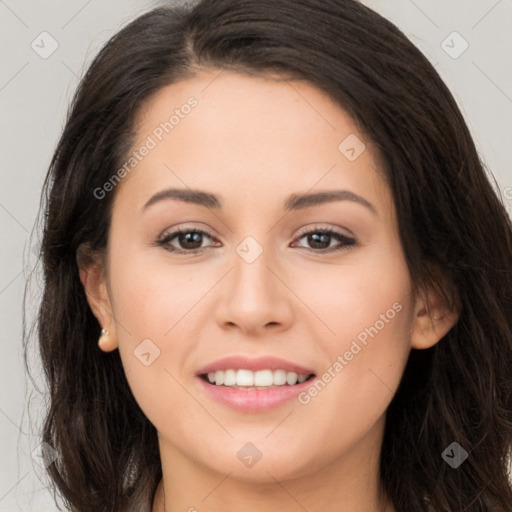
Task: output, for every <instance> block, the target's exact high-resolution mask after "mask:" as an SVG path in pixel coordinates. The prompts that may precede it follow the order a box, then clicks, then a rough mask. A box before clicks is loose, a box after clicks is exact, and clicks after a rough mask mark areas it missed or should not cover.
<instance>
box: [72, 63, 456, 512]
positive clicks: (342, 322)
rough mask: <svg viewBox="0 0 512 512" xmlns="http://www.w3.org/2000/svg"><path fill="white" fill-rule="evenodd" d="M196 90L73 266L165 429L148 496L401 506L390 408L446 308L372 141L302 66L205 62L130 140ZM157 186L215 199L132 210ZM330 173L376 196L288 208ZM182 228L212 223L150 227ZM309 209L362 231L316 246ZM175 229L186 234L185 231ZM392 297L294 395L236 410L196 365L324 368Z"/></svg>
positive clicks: (261, 506)
mask: <svg viewBox="0 0 512 512" xmlns="http://www.w3.org/2000/svg"><path fill="white" fill-rule="evenodd" d="M190 96H194V97H195V98H196V99H197V101H198V105H197V107H196V108H194V109H193V110H192V112H191V113H190V114H189V115H188V116H185V117H184V118H183V119H180V122H179V124H178V125H177V126H175V127H174V129H173V131H172V133H171V134H169V135H167V136H165V137H164V138H163V140H162V141H161V142H159V143H158V144H157V146H156V147H155V148H154V149H152V150H151V151H150V152H149V154H148V155H147V156H146V157H144V158H143V159H142V161H141V162H140V163H139V164H138V165H137V167H136V168H135V169H134V170H132V171H131V172H130V174H129V175H127V176H126V177H125V178H123V180H122V182H121V184H120V185H118V187H117V189H116V190H115V191H114V192H111V193H115V200H114V207H113V215H112V223H111V228H110V233H109V244H108V248H107V252H106V256H105V257H101V256H98V257H97V258H96V259H95V260H94V261H92V262H91V263H90V264H88V265H84V266H83V267H82V268H81V273H80V275H81V279H82V282H83V284H84V287H85V289H86V291H87V294H88V298H89V303H90V305H91V308H92V310H93V311H94V313H95V314H96V316H97V318H98V320H99V322H100V324H101V325H102V327H105V328H106V329H108V331H109V335H108V336H106V337H104V338H102V343H101V344H100V348H101V349H102V350H104V351H110V350H116V349H118V350H119V351H120V355H121V358H122V362H123V366H124V368H125V372H126V376H127V379H128V381H129V384H130V387H131V389H132V391H133V393H134V396H135V398H136V400H137V401H138V403H139V405H140V407H141V408H142V410H143V411H144V413H145V414H146V415H147V417H148V418H149V420H150V421H151V422H152V423H153V424H154V425H155V426H156V428H157V430H158V434H159V446H160V451H161V457H162V469H163V479H162V481H161V482H160V484H159V486H158V489H157V492H156V495H155V499H154V503H153V512H162V511H164V510H165V511H166V512H174V511H178V510H180V511H184V510H189V511H192V510H196V509H197V510H201V511H220V510H222V511H226V512H228V511H234V510H244V511H248V512H251V511H253V510H254V511H255V510H258V511H260V512H261V511H275V510H280V511H285V512H286V511H296V510H303V509H307V510H308V511H310V512H313V511H320V510H322V511H323V512H325V511H334V510H337V511H339V510H344V511H376V512H377V511H393V510H394V508H393V507H392V506H391V505H390V503H388V500H387V499H386V497H385V496H381V495H380V494H379V477H378V462H379V454H380V449H381V445H382V436H383V429H384V424H385V411H386V408H387V406H388V405H389V403H390V401H391V399H392V397H393V395H394V393H395V391H396V389H397V387H398V384H399V382H400V378H401V376H402V373H403V370H404V367H405V364H406V361H407V357H408V354H409V352H410V350H411V348H417V349H424V348H428V347H431V346H432V345H434V344H435V343H437V342H438V341H439V340H440V339H441V337H442V336H444V334H446V332H447V331H448V330H449V329H450V328H451V327H452V326H453V324H454V323H455V321H456V314H455V313H452V312H450V311H448V310H447V309H446V308H445V307H444V305H443V303H442V301H441V299H440V298H439V297H438V296H437V295H435V293H434V292H433V291H430V290H424V291H423V292H422V293H420V294H418V295H417V296H414V295H413V293H412V291H411V290H412V283H411V280H410V276H409V272H408V269H407V265H406V262H405V258H404V254H403V250H402V246H401V242H400V239H399V236H398V231H397V219H396V211H395V208H394V204H393V200H392V194H391V191H390V189H389V187H388V186H387V184H386V183H385V181H384V180H383V178H382V170H381V168H380V166H379V158H378V155H377V153H376V151H375V149H374V148H373V146H372V144H371V141H369V140H367V139H366V138H365V136H364V134H363V133H362V132H361V131H360V130H359V129H358V127H357V126H356V124H355V123H354V121H353V120H352V119H351V118H350V116H349V115H348V114H347V113H346V112H345V111H344V110H343V109H342V108H340V106H339V105H337V104H336V103H334V102H333V101H332V100H331V99H330V98H329V97H328V96H326V95H325V94H324V93H323V92H321V91H319V90H318V89H316V88H315V87H313V86H312V85H310V84H308V83H306V82H297V81H292V82H289V83H287V82H277V81H275V80H272V79H270V78H260V77H254V76H249V75H244V74H238V73H234V72H228V71H223V72H220V70H218V69H201V70H200V71H199V72H198V73H197V74H196V75H195V76H194V77H193V78H191V79H188V80H186V81H182V82H179V83H176V84H173V85H170V86H167V87H165V88H163V89H161V90H160V91H158V93H157V94H156V95H155V96H154V97H152V98H151V99H150V100H149V101H148V102H147V103H146V104H145V105H144V106H143V109H142V110H141V112H140V116H139V118H138V122H137V133H138V137H137V141H136V143H135V144H134V148H138V147H140V145H141V144H142V143H143V141H144V140H146V138H147V136H148V135H150V134H151V133H152V131H153V130H154V129H155V127H156V126H158V125H159V123H161V122H162V121H164V120H166V119H168V117H169V115H168V114H167V113H169V112H172V111H173V110H174V109H176V108H180V106H181V105H183V104H184V103H186V101H187V99H188V98H189V97H190ZM350 134H355V135H356V136H357V137H358V138H359V139H360V140H361V141H363V142H364V144H365V147H366V149H365V150H364V151H363V152H362V153H361V154H360V156H359V157H358V158H357V159H356V160H354V161H350V160H349V159H347V158H346V156H345V155H344V154H342V152H340V151H339V149H338V146H339V144H340V143H341V142H342V141H343V140H344V139H345V138H346V137H347V136H348V135H350ZM166 188H180V189H188V188H191V189H199V190H203V191H206V192H209V193H212V194H215V195H216V196H218V197H219V199H220V200H221V201H222V203H223V207H222V209H220V210H218V211H217V210H214V209H213V208H207V207H205V206H200V205H196V204H193V203H185V202H182V201H179V200H176V199H167V200H162V201H159V202H155V203H154V204H153V205H151V206H150V207H148V208H147V209H146V210H144V211H143V206H144V204H145V203H146V202H147V201H148V199H149V198H150V197H151V196H152V195H153V194H155V193H157V192H159V191H161V190H164V189H166ZM340 189H343V190H348V191H351V192H352V193H354V194H357V195H359V196H361V197H363V198H364V199H365V200H366V201H367V202H369V203H371V205H373V208H374V210H375V211H371V210H370V209H369V208H367V207H365V206H364V205H362V204H359V203H357V202H354V201H350V200H342V201H332V202H327V203H323V204H318V205H315V206H312V207H309V208H304V209H301V210H296V211H292V210H289V211H286V210H285V208H284V202H285V199H286V198H287V197H288V195H289V194H291V193H306V192H319V191H329V190H340ZM178 227H187V228H198V229H202V230H205V231H206V232H207V233H208V234H209V235H210V236H211V237H212V238H209V237H208V236H204V237H203V239H202V247H203V252H202V253H199V254H178V253H172V252H169V251H168V250H166V249H165V248H164V247H162V246H158V245H156V244H155V242H156V241H157V240H158V239H159V238H161V236H162V235H165V234H168V233H170V232H171V231H172V230H173V229H175V228H178ZM318 227H320V228H332V229H334V230H336V231H337V232H339V233H341V234H342V235H345V236H348V237H352V238H354V239H355V240H356V243H355V245H351V246H345V247H344V248H343V250H340V251H335V252H330V253H325V252H324V253H322V251H321V248H322V247H329V246H330V247H336V246H339V245H340V243H339V240H338V239H336V238H335V237H330V238H329V237H327V241H326V242H325V243H324V245H323V246H314V245H313V243H312V242H311V239H309V240H308V237H307V236H301V237H300V238H299V235H303V233H304V232H309V231H312V232H317V231H315V229H316V228H318ZM247 236H251V237H253V238H254V239H255V240H256V241H257V243H258V244H259V245H260V247H261V248H262V249H263V252H262V254H261V255H260V256H259V257H258V258H257V259H256V260H255V261H254V262H252V263H247V262H246V261H245V260H244V259H243V258H242V257H240V256H239V254H238V253H237V252H236V249H237V246H238V245H239V244H240V243H241V242H242V241H243V240H244V239H245V237H247ZM171 245H172V246H174V247H177V248H182V250H185V251H186V250H187V247H190V242H189V246H187V245H186V241H185V242H183V241H182V244H181V245H180V242H179V240H178V238H174V240H173V241H172V244H171ZM318 247H320V248H318ZM188 250H190V249H188ZM396 303H399V305H400V306H401V309H400V312H399V313H397V314H396V315H395V316H394V318H393V319H391V320H389V321H388V322H386V323H385V325H384V327H383V328H382V329H380V330H379V332H378V334H377V335H376V336H375V337H374V338H373V339H370V341H369V342H368V344H367V345H366V346H365V347H364V348H363V349H362V350H361V351H360V352H358V353H357V355H354V357H353V358H352V360H350V361H348V362H347V363H348V364H347V365H346V366H344V368H343V370H342V371H340V372H339V373H338V374H336V377H335V378H333V379H332V380H331V382H329V383H328V384H327V385H326V386H325V388H324V389H323V390H322V391H321V392H320V393H318V394H317V396H315V397H313V398H311V400H310V402H309V403H308V404H306V405H303V404H301V403H299V402H298V401H297V400H296V399H293V400H290V401H288V402H286V403H285V404H284V405H282V406H280V407H278V408H276V409H273V410H269V411H265V412H260V413H243V412H238V411H235V410H232V409H230V408H228V407H226V406H225V405H222V404H220V403H217V402H215V401H214V400H213V399H211V398H210V397H209V396H207V395H206V394H205V392H204V391H203V389H202V387H201V386H200V382H199V381H198V379H197V377H196V376H195V374H196V372H197V371H198V370H199V369H200V368H201V366H204V365H205V364H207V363H210V362H212V361H215V360H216V359H219V358H221V357H224V356H227V355H235V354H244V355H248V356H260V355H273V356H276V357H281V358H283V359H287V360H290V361H292V362H295V363H298V364H301V365H303V366H305V367H308V368H312V369H314V371H315V374H316V375H317V376H319V375H322V374H323V372H325V371H326V370H327V369H328V368H329V367H332V366H333V363H335V362H336V360H337V357H338V355H343V354H344V353H345V352H346V351H347V350H348V349H349V348H350V345H351V343H352V341H353V340H354V339H356V337H357V335H358V334H360V333H361V332H362V331H364V329H365V328H368V327H370V326H374V325H375V324H376V321H377V320H379V318H381V316H380V315H382V314H385V313H386V311H387V310H389V309H390V308H392V305H393V304H396ZM145 339H150V340H151V342H152V343H153V344H154V345H155V346H156V347H158V349H159V350H160V355H159V357H157V358H156V359H155V360H154V361H153V362H152V363H151V364H150V365H149V366H145V365H144V364H142V363H141V361H140V360H139V359H138V358H137V357H135V355H134V350H135V349H136V348H137V346H138V345H139V344H140V343H141V342H142V340H145ZM247 442H251V443H253V444H254V445H255V446H256V447H257V448H258V449H259V451H260V452H261V453H262V458H261V459H260V460H259V461H258V462H257V463H256V464H255V465H254V466H253V467H251V468H248V467H246V466H245V465H244V464H242V463H241V462H240V460H239V459H238V457H237V452H238V451H239V450H240V449H241V447H242V446H244V445H245V443H247ZM164 498H165V501H166V503H165V505H164ZM301 507H302V508H301ZM341 507H343V508H341Z"/></svg>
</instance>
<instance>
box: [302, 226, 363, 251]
mask: <svg viewBox="0 0 512 512" xmlns="http://www.w3.org/2000/svg"><path fill="white" fill-rule="evenodd" d="M303 239H305V241H306V244H308V245H307V246H305V245H299V247H304V248H306V249H311V250H314V251H315V252H334V251H338V250H342V249H345V248H347V247H349V246H353V245H355V244H356V241H355V239H354V238H350V237H348V236H346V235H344V234H342V233H339V232H338V231H335V230H333V229H325V228H322V229H313V230H311V231H307V232H306V233H303V234H301V235H300V236H299V237H298V238H297V240H303ZM333 241H337V242H338V243H337V244H335V245H334V246H333V245H331V244H332V242H333ZM308 246H309V247H308Z"/></svg>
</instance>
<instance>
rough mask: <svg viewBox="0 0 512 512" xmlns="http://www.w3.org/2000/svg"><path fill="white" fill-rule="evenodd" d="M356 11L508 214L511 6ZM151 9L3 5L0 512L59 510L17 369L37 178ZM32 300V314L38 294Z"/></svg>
mask: <svg viewBox="0 0 512 512" xmlns="http://www.w3.org/2000/svg"><path fill="white" fill-rule="evenodd" d="M255 1H256V0H255ZM364 3H366V4H367V5H369V6H370V7H373V8H374V9H375V10H377V11H378V12H380V13H381V14H383V15H384V16H386V17H387V18H389V19H390V20H391V21H393V22H394V23H396V24H397V25H398V26H399V27H400V28H401V29H402V30H403V31H404V32H405V33H406V34H407V35H408V36H409V37H410V39H411V40H412V41H413V42H414V43H415V44H416V45H417V46H418V47H419V48H420V49H421V50H422V51H423V52H424V53H425V54H426V55H427V57H428V58H429V59H430V60H431V62H432V63H433V64H434V65H435V67H436V69H437V70H438V72H439V73H440V74H441V76H442V77H443V79H444V80H445V81H446V83H447V84H448V86H449V87H450V89H451V90H452V92H453V93H454V95H455V97H456V99H457V101H458V103H459V105H460V107H461V109H462V112H463V114H464V116H465V118H466V120H467V122H468V124H469V127H470V129H471V131H472V133H473V135H474V138H475V141H476V143H477V146H478V148H479V150H480V152H481V155H482V157H483V158H484V160H485V162H486V164H487V166H488V168H489V169H490V170H491V171H492V173H493V174H494V175H495V177H496V179H497V181H498V188H499V189H500V192H501V194H503V196H504V197H505V201H506V203H507V206H508V208H509V211H511V210H512V171H511V165H510V164H511V160H512V149H511V146H512V144H511V142H512V122H511V119H512V76H511V75H512V72H511V66H510V56H511V49H512V30H511V28H512V27H511V25H512V23H511V18H512V0H430V1H427V0H387V1H386V0H366V1H365V2H364ZM154 5H156V3H155V2H149V1H144V0H138V1H137V0H129V1H126V0H125V1H122V0H109V1H103V2H100V1H99V0H68V1H66V2H64V1H63V0H52V1H46V2H44V4H43V2H39V1H36V0H25V1H16V0H0V16H1V18H0V23H1V29H0V41H1V50H0V51H1V62H2V66H1V69H0V102H1V112H2V116H1V120H0V127H1V130H2V131H1V135H2V136H1V141H0V144H1V145H0V161H1V174H0V180H1V181H0V237H1V241H0V244H1V245H0V248H1V252H0V258H1V267H0V327H1V330H0V333H1V340H0V342H1V357H0V385H1V394H0V512H15V511H21V510H23V511H39V512H45V511H54V510H56V507H55V505H54V504H53V501H52V498H51V496H50V495H49V494H48V491H47V489H45V487H46V485H47V484H46V483H45V480H44V471H43V470H42V469H41V468H40V467H39V465H38V464H37V463H36V462H35V460H34V458H32V456H31V453H32V452H33V450H35V449H36V448H37V447H38V445H39V444H40V438H39V436H38V435H37V432H38V430H37V429H38V426H39V421H40V418H41V415H40V414H39V413H38V411H39V407H40V405H41V403H42V399H41V398H40V397H39V396H38V394H37V392H34V391H33V386H32V384H31V383H30V381H29V380H28V379H27V377H26V375H25V372H24V368H23V364H22V359H21V346H22V345H21V336H22V324H21V304H22V296H23V289H24V285H25V281H26V278H27V275H28V272H29V269H30V268H31V267H32V266H33V265H34V263H35V259H36V258H35V250H34V248H37V239H38V233H37V232H35V234H34V237H33V238H32V239H31V238H30V233H31V231H32V228H33V226H34V221H35V218H36V213H37V209H38V205H39V195H40V189H41V185H42V182H43V178H44V175H45V173H46V169H47V167H48V164H49V162H50V158H51V155H52V153H53V150H54V147H55V144H56V142H57V140H58V137H59V134H60V131H61V129H62V127H63V123H64V117H65V113H66V110H67V105H68V103H69V100H70V98H71V94H72V92H73V90H74V89H75V87H76V84H77V80H78V78H79V77H80V76H81V74H82V72H83V70H84V69H85V66H86V64H87V63H89V62H90V60H91V59H92V57H93V56H94V55H95V54H96V53H97V51H98V50H99V48H100V47H101V45H102V44H103V43H104V42H105V41H106V40H107V39H108V38H109V37H110V36H112V35H113V34H114V33H115V32H116V31H117V30H118V29H119V28H120V27H121V26H123V25H124V24H125V23H127V22H128V21H129V20H131V19H133V18H134V17H135V16H136V15H138V14H140V13H142V12H144V11H146V10H147V9H148V8H150V7H152V6H154ZM44 31H46V32H48V33H50V34H51V36H52V37H53V38H54V39H55V40H56V41H57V43H58V48H57V50H56V51H55V52H54V53H53V54H52V55H51V56H49V57H48V58H47V59H43V58H41V57H40V56H39V55H38V54H37V53H36V52H35V51H34V50H33V49H32V47H31V43H32V41H34V40H36V43H37V42H38V41H40V34H41V33H42V32H44ZM454 31H457V32H458V33H459V34H460V36H462V38H463V39H464V40H465V41H467V43H468V44H469V47H468V49H467V50H466V51H465V52H464V53H462V54H461V55H460V56H459V57H458V58H452V57H451V56H450V55H448V54H447V53H446V51H445V50H444V49H443V47H442V46H441V44H442V42H443V41H445V40H446V42H445V43H444V45H445V48H446V49H447V50H448V51H449V52H451V53H452V55H455V54H456V53H458V52H459V51H460V50H461V49H463V46H461V45H464V41H463V39H461V38H460V37H459V36H450V37H449V38H448V39H446V38H447V36H449V35H450V34H452V32H454ZM39 44H40V46H41V43H39ZM46 48H48V46H46ZM36 281H37V280H36ZM32 293H33V295H32V296H33V300H31V301H30V305H31V307H30V309H31V310H32V312H31V315H32V316H33V311H35V308H36V305H37V287H36V289H35V291H34V292H32ZM33 355H34V361H36V362H37V354H36V353H34V354H33ZM35 369H36V370H37V365H36V366H35ZM36 373H37V371H36ZM29 396H30V397H31V398H30V416H28V412H27V411H28V409H29V408H28V407H27V403H26V402H27V400H28V398H29ZM35 453H36V454H37V450H36V451H35Z"/></svg>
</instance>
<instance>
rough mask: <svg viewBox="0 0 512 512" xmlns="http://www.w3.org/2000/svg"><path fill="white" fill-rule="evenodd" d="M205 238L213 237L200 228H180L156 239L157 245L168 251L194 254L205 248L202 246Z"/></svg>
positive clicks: (211, 238)
mask: <svg viewBox="0 0 512 512" xmlns="http://www.w3.org/2000/svg"><path fill="white" fill-rule="evenodd" d="M205 238H208V239H210V240H213V237H211V236H210V235H209V234H208V233H207V232H206V231H203V230H201V229H187V228H181V229H177V230H175V231H172V232H171V233H167V234H165V235H164V236H163V237H162V238H160V239H159V240H158V241H157V245H159V246H162V247H164V248H165V249H166V250H168V251H170V252H178V253H184V254H195V253H198V252H202V251H203V249H204V248H205V247H204V246H203V242H204V239H205ZM176 245H177V246H178V247H176Z"/></svg>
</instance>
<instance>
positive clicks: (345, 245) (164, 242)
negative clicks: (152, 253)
mask: <svg viewBox="0 0 512 512" xmlns="http://www.w3.org/2000/svg"><path fill="white" fill-rule="evenodd" d="M186 233H198V234H201V235H206V236H207V237H208V238H210V239H212V240H213V239H214V238H213V237H212V236H210V235H209V234H208V233H207V232H206V231H203V230H201V229H197V228H180V229H177V230H175V231H172V232H171V233H168V234H167V235H165V236H163V237H162V238H160V239H159V240H157V241H156V244H155V245H157V246H160V247H163V248H164V249H165V250H167V251H169V252H174V253H177V254H198V253H200V252H203V251H204V249H205V247H201V248H199V249H190V250H186V249H177V248H176V247H172V246H171V245H170V241H171V240H173V239H174V238H176V237H177V236H178V235H180V234H186ZM311 234H322V235H330V236H331V237H334V238H336V239H337V240H338V241H339V242H340V243H341V245H340V246H338V247H335V248H334V249H333V248H326V249H308V248H307V247H303V248H304V249H308V250H309V251H312V252H315V253H320V254H325V253H332V252H337V251H342V250H347V249H349V248H350V247H352V246H355V245H356V244H357V242H356V240H355V239H354V238H351V237H348V236H346V235H344V234H342V233H340V232H339V231H336V230H334V229H332V228H322V227H317V226H315V227H313V228H312V229H309V230H308V231H304V232H302V233H300V234H299V235H297V237H296V238H295V240H300V239H301V238H303V237H305V236H306V235H311Z"/></svg>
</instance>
